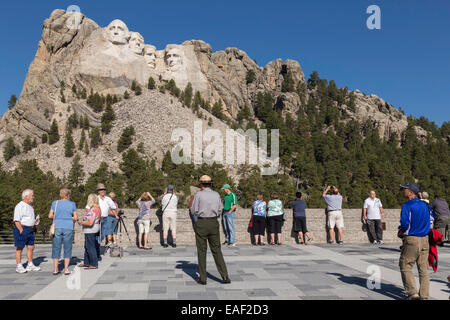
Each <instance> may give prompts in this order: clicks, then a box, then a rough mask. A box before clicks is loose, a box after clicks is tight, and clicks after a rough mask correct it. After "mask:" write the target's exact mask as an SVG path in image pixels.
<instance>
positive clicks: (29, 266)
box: [26, 263, 41, 271]
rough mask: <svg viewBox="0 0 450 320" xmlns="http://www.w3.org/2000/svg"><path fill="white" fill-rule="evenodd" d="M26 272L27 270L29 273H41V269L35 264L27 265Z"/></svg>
mask: <svg viewBox="0 0 450 320" xmlns="http://www.w3.org/2000/svg"><path fill="white" fill-rule="evenodd" d="M26 270H27V271H40V270H41V268H39V267H36V266H35V265H34V264H33V263H29V264H28V265H27V269H26Z"/></svg>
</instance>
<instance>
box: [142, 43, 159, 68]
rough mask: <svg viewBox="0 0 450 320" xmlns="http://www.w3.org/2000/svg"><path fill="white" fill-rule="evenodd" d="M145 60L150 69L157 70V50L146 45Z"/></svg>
mask: <svg viewBox="0 0 450 320" xmlns="http://www.w3.org/2000/svg"><path fill="white" fill-rule="evenodd" d="M144 58H145V61H146V62H147V65H148V66H149V67H150V68H152V69H155V67H156V48H155V47H154V46H151V45H146V46H145V56H144Z"/></svg>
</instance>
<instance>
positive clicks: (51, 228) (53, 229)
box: [50, 201, 58, 237]
mask: <svg viewBox="0 0 450 320" xmlns="http://www.w3.org/2000/svg"><path fill="white" fill-rule="evenodd" d="M57 208H58V201H56V205H55V212H53V223H52V225H51V227H50V236H51V237H53V236H54V235H55V219H56V209H57Z"/></svg>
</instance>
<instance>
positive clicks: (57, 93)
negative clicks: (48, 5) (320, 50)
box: [0, 10, 407, 172]
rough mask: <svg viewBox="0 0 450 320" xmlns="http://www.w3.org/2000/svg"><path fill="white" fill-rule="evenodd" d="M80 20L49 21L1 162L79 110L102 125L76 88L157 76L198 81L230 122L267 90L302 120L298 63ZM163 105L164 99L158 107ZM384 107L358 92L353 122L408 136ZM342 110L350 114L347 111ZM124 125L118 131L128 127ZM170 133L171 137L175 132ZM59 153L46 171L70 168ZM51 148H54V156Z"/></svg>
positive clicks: (10, 118)
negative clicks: (161, 43)
mask: <svg viewBox="0 0 450 320" xmlns="http://www.w3.org/2000/svg"><path fill="white" fill-rule="evenodd" d="M75 14H76V13H67V12H65V11H64V10H55V11H53V12H52V14H51V15H50V17H49V18H48V19H46V20H45V21H44V25H43V31H42V38H41V40H40V41H39V44H38V49H37V52H36V56H35V58H34V60H33V62H32V63H31V65H30V67H29V71H28V74H27V76H26V79H25V83H24V86H23V89H22V93H21V95H20V98H19V100H18V103H17V105H16V106H15V107H14V108H13V109H12V110H9V111H7V112H6V113H5V114H4V115H3V117H2V119H1V120H0V161H3V155H2V153H3V145H4V143H5V142H6V140H7V139H8V137H10V136H13V137H14V139H15V141H16V143H19V144H21V143H22V141H23V140H24V139H25V137H26V136H27V135H29V136H30V137H31V138H32V139H33V138H36V139H37V140H38V141H39V140H40V138H41V136H42V134H43V133H46V132H48V131H49V128H50V124H51V122H52V121H53V120H56V121H57V123H58V125H59V128H60V134H61V136H63V135H64V128H65V126H66V121H67V119H68V117H69V116H70V114H71V113H72V112H73V111H76V112H77V113H78V114H79V115H87V116H88V117H89V119H90V122H91V125H95V126H98V125H100V118H101V114H96V113H94V112H93V111H92V109H91V108H90V107H89V106H87V104H86V100H81V99H77V98H76V97H75V96H74V95H72V92H71V90H70V88H71V87H72V86H73V85H75V86H76V87H77V88H85V89H86V90H87V92H88V94H89V92H90V91H91V90H93V91H94V92H98V93H100V94H105V95H106V94H108V93H110V94H117V95H123V93H124V92H125V91H126V90H128V92H130V86H131V83H132V81H133V80H135V81H137V82H138V83H139V84H140V85H141V86H142V87H146V84H147V81H148V79H149V77H150V76H151V77H153V78H154V80H155V81H156V84H157V85H161V84H163V82H161V81H160V80H159V79H162V80H170V79H174V80H175V82H176V85H177V86H178V87H179V88H180V89H181V90H184V89H185V87H186V86H187V84H188V83H191V84H192V87H193V89H194V93H195V92H196V91H199V92H200V93H201V95H202V98H203V99H205V100H206V101H209V102H210V104H211V105H212V104H214V103H215V102H217V101H222V105H223V113H224V114H225V115H226V116H228V117H230V118H234V119H235V118H236V117H237V114H238V112H239V110H240V109H241V108H242V107H244V105H247V106H249V107H250V110H252V108H251V107H252V105H253V104H254V102H255V101H256V97H257V94H258V93H259V92H270V94H271V95H272V97H273V100H274V101H275V102H276V108H278V109H280V110H282V112H283V114H291V115H292V116H293V117H296V115H297V110H298V107H299V105H300V104H301V100H300V98H299V96H298V95H297V94H296V93H295V92H282V87H283V81H284V77H285V76H286V75H287V74H288V75H289V76H290V77H291V79H292V82H293V83H294V86H296V87H297V86H298V85H300V84H303V85H304V84H305V76H304V74H303V71H302V69H301V67H300V64H299V63H298V62H297V61H293V60H286V61H283V60H281V59H278V60H275V61H272V62H270V63H268V64H267V65H266V66H265V67H264V68H262V67H260V66H258V65H257V63H256V62H255V61H254V60H252V59H251V58H250V57H249V56H248V55H247V54H246V53H245V52H244V51H242V50H239V49H237V48H227V49H225V50H223V51H217V52H214V53H213V52H212V49H211V46H210V45H209V44H207V43H205V42H203V41H201V40H189V41H185V42H184V43H182V44H168V45H167V46H166V47H165V48H164V49H162V50H157V49H156V47H155V46H152V45H151V44H146V43H145V40H144V37H143V36H142V35H141V34H139V33H138V32H130V31H129V29H128V27H127V25H126V24H125V23H124V22H123V21H121V20H113V21H112V22H111V23H110V24H109V25H108V26H106V27H104V28H102V27H100V26H98V25H97V24H96V23H95V22H94V21H92V20H90V19H88V18H87V17H85V16H83V15H79V16H74V15H75ZM249 72H253V74H254V77H253V79H252V81H247V75H248V73H249ZM63 83H64V88H62V84H63ZM61 89H62V92H63V93H64V95H65V100H66V102H64V103H63V102H61ZM309 94H310V92H306V99H307V98H308V96H309ZM152 95H153V93H151V94H149V95H145V96H146V97H147V96H148V100H146V101H140V102H139V103H140V104H144V105H146V106H147V107H145V108H144V107H143V109H142V111H144V110H145V112H148V113H149V114H152V111H153V108H154V109H158V108H159V106H160V105H164V104H169V105H175V104H173V103H171V101H172V100H174V99H175V98H174V97H172V96H170V95H168V94H166V95H164V94H162V95H159V96H158V97H157V98H156V97H153V96H152ZM134 99H135V98H132V99H131V100H129V101H128V102H123V103H121V104H120V108H121V109H119V110H115V112H116V113H126V114H129V113H133V110H134V102H133V100H134ZM144 100H145V99H144ZM155 101H158V107H156V104H155V103H156V102H155ZM380 104H383V105H386V104H385V103H384V101H382V100H381V99H380V98H378V97H376V96H365V95H364V94H362V93H360V92H359V91H356V112H350V111H349V113H350V116H351V117H353V118H355V119H357V120H359V121H361V122H362V121H365V120H367V119H370V120H372V121H374V122H375V123H376V124H377V126H379V128H380V134H381V135H382V136H383V137H388V136H389V134H390V133H391V132H393V131H395V132H399V133H400V132H401V131H403V130H404V129H405V128H406V125H407V122H406V118H405V117H404V116H402V115H400V116H399V114H400V113H399V111H398V110H397V109H395V108H393V107H392V108H389V110H387V109H386V110H384V109H383V110H381V109H380V108H379V105H380ZM341 107H343V108H346V106H345V105H344V106H341ZM69 108H70V111H69ZM173 108H174V109H173V110H172V111H173V117H177V114H179V113H180V112H181V113H186V112H191V111H189V110H188V109H186V108H183V107H182V106H174V107H173ZM177 108H178V109H177ZM161 110H163V109H161ZM176 110H177V111H176ZM162 112H164V111H162ZM154 116H158V115H157V114H156V115H154ZM209 116H210V115H208V117H209ZM391 116H393V117H391ZM119 118H120V117H119ZM188 118H189V117H188ZM189 119H190V120H189V121H188V120H187V118H186V125H188V124H191V123H192V120H193V119H195V117H194V118H192V117H191V118H189ZM118 121H119V120H117V121H116V123H115V126H117V127H122V125H125V124H122V123H118ZM124 121H127V119H124ZM168 121H170V120H168ZM203 121H205V119H203ZM206 121H207V120H206ZM217 121H219V120H217ZM256 121H258V120H257V119H256ZM130 124H132V123H126V125H127V126H128V125H130ZM155 125H156V124H155ZM179 125H184V123H180V124H179ZM159 126H160V127H161V128H154V130H153V129H152V130H153V131H152V130H150V131H147V133H145V131H143V133H142V138H143V139H150V136H149V132H153V133H155V134H158V132H159V133H160V132H162V131H163V130H161V129H162V127H164V123H161V122H159ZM165 134H169V135H170V132H165ZM146 135H147V136H146ZM104 139H105V141H106V142H105V144H108V143H110V145H111V146H110V147H109V148H110V149H113V148H114V147H113V146H112V144H113V142H115V141H112V140H111V141H108V140H109V139H112V138H110V137H108V136H105V138H104ZM61 140H63V139H61ZM156 146H157V147H158V146H159V145H156ZM55 147H56V146H47V145H43V146H40V147H39V148H40V149H42V150H40V151H39V152H42V153H45V154H49V155H51V157H52V158H54V161H53V160H52V161H50V162H48V159H47V164H46V165H45V166H46V168H47V169H49V170H51V169H52V168H53V167H56V166H58V164H59V163H60V162H67V159H65V158H63V153H64V152H63V150H56V151H55V150H53V149H55ZM45 148H50V149H52V148H53V149H52V151H51V152H50V151H48V152H47V150H45ZM60 148H61V147H60ZM62 149H63V147H62ZM108 152H110V151H108V150H107V149H105V150H104V151H102V152H99V154H98V157H99V159H101V158H105V159H111V158H114V157H115V156H116V155H112V154H110V153H108ZM161 154H162V153H161ZM21 157H22V158H23V157H31V158H33V152H31V153H29V154H28V155H23V156H20V157H15V158H13V159H12V160H11V161H10V164H8V165H7V167H8V168H14V166H15V165H16V162H17V161H18V160H19V159H22V158H21ZM158 157H159V155H158ZM16 158H17V159H16ZM42 163H44V159H43V160H42ZM93 169H95V168H93ZM91 172H92V171H91Z"/></svg>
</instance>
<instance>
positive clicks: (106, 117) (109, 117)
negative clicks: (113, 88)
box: [102, 104, 116, 134]
mask: <svg viewBox="0 0 450 320" xmlns="http://www.w3.org/2000/svg"><path fill="white" fill-rule="evenodd" d="M115 119H116V115H115V113H114V110H113V108H112V107H111V105H109V104H108V105H107V106H106V109H105V112H104V113H103V115H102V132H103V133H105V134H108V133H110V132H111V129H112V122H113V121H114V120H115Z"/></svg>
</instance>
